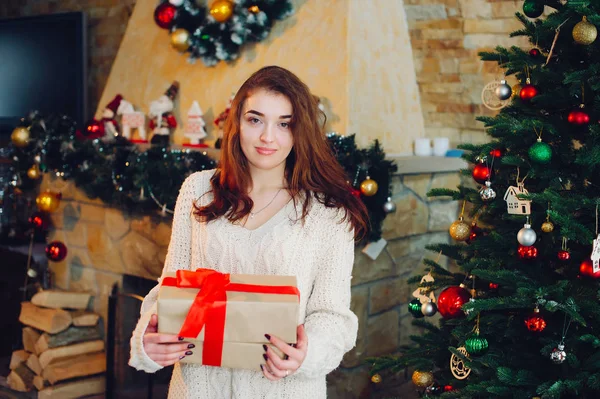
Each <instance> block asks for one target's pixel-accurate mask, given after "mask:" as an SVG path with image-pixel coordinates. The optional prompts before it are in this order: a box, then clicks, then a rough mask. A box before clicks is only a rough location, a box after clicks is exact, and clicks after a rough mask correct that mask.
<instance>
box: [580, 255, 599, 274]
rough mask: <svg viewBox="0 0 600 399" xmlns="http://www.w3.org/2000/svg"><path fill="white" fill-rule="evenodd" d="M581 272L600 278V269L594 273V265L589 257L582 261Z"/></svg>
mask: <svg viewBox="0 0 600 399" xmlns="http://www.w3.org/2000/svg"><path fill="white" fill-rule="evenodd" d="M579 273H581V275H582V276H586V277H591V278H600V270H599V271H597V272H596V273H594V265H593V263H592V260H591V259H589V258H588V259H586V260H584V261H583V262H581V265H580V266H579Z"/></svg>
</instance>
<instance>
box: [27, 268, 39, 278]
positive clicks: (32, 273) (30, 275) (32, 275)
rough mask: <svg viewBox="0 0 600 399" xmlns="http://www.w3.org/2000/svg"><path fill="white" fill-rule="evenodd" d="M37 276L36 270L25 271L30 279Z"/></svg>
mask: <svg viewBox="0 0 600 399" xmlns="http://www.w3.org/2000/svg"><path fill="white" fill-rule="evenodd" d="M37 275H38V273H37V270H35V269H32V268H29V269H27V276H28V277H31V278H36V277H37Z"/></svg>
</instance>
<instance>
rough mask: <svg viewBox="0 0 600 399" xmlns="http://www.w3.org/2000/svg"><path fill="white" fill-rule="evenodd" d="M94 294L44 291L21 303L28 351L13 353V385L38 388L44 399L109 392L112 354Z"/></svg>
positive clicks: (21, 320)
mask: <svg viewBox="0 0 600 399" xmlns="http://www.w3.org/2000/svg"><path fill="white" fill-rule="evenodd" d="M89 302H90V295H89V294H87V293H80V292H65V291H41V292H38V293H37V294H35V295H34V296H33V298H31V302H23V303H22V304H21V314H20V316H19V321H20V322H21V323H23V324H24V325H25V326H24V328H23V349H22V350H17V351H15V352H13V354H12V358H11V361H10V369H11V372H10V374H9V376H8V378H7V380H8V384H9V386H10V387H11V388H12V389H14V390H17V391H22V392H28V391H31V390H34V389H36V390H38V391H39V392H38V399H48V398H60V399H68V398H79V397H82V396H87V395H96V394H102V393H103V392H104V390H105V377H104V372H105V371H106V353H105V351H104V339H103V332H104V331H103V327H102V323H100V316H99V315H98V314H96V313H93V312H88V311H87V310H86V309H87V308H88V304H89Z"/></svg>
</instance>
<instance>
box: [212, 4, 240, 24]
mask: <svg viewBox="0 0 600 399" xmlns="http://www.w3.org/2000/svg"><path fill="white" fill-rule="evenodd" d="M233 7H234V4H233V2H232V1H230V0H215V1H214V2H213V3H212V4H211V5H210V15H212V17H213V18H214V19H215V20H216V21H217V22H226V21H228V20H229V18H231V16H232V15H233Z"/></svg>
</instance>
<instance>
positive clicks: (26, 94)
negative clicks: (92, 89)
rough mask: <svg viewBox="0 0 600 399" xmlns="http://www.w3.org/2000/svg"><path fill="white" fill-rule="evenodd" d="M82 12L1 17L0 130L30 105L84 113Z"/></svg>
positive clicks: (81, 118) (80, 118) (78, 116)
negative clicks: (11, 17)
mask: <svg viewBox="0 0 600 399" xmlns="http://www.w3.org/2000/svg"><path fill="white" fill-rule="evenodd" d="M86 46H87V41H86V18H85V14H83V13H81V12H72V13H64V14H50V15H43V16H36V17H26V18H15V19H2V20H0V134H1V135H2V137H6V135H7V134H10V132H11V131H12V129H13V128H14V127H15V126H16V125H17V124H18V122H19V119H20V118H22V117H24V116H26V115H27V114H28V113H29V112H30V111H33V110H38V111H40V112H41V113H43V114H55V113H60V114H66V115H69V116H70V117H72V118H74V119H75V120H76V121H77V122H78V123H80V124H81V123H83V122H84V121H85V120H86V119H87V115H86V113H87V89H86V87H87V86H86V84H87V82H86V81H87V73H86V69H87V68H86V66H87V57H86Z"/></svg>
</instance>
